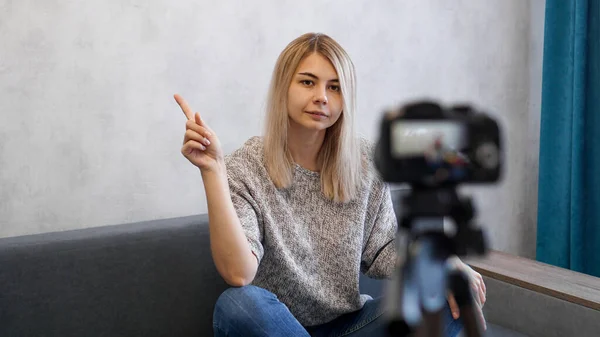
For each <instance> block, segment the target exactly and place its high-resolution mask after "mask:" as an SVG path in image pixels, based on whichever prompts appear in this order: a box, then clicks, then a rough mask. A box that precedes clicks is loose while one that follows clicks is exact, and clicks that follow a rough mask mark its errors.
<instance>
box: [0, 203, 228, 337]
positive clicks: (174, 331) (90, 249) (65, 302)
mask: <svg viewBox="0 0 600 337" xmlns="http://www.w3.org/2000/svg"><path fill="white" fill-rule="evenodd" d="M207 221H208V219H207V216H206V215H199V216H190V217H182V218H175V219H168V220H156V221H148V222H141V223H133V224H125V225H118V226H106V227H98V228H89V229H82V230H74V231H66V232H57V233H47V234H39V235H30V236H23V237H15V238H4V239H0V284H1V285H2V286H1V288H0V336H90V337H93V336H113V337H116V336H196V337H197V336H206V335H210V334H212V309H213V305H214V303H215V301H216V299H217V297H218V296H219V294H221V292H222V291H223V290H224V289H226V288H227V285H226V284H225V282H223V280H222V279H221V277H220V276H219V275H218V273H217V271H216V269H215V267H214V264H213V262H212V257H211V254H210V246H209V240H208V239H209V236H208V225H207V224H208V222H207ZM207 332H208V333H207Z"/></svg>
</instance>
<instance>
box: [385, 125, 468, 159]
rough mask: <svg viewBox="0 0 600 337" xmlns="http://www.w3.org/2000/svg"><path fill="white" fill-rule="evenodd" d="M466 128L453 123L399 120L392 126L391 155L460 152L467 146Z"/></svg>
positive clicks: (398, 156) (406, 155)
mask: <svg viewBox="0 0 600 337" xmlns="http://www.w3.org/2000/svg"><path fill="white" fill-rule="evenodd" d="M465 131H466V130H465V126H464V125H463V124H461V123H457V122H453V121H440V120H436V121H427V120H397V121H396V122H394V124H393V125H392V126H391V142H392V144H390V149H391V153H392V155H393V156H394V157H396V158H403V157H414V156H423V155H426V154H428V153H431V152H432V151H433V152H436V151H460V150H461V149H463V148H464V146H465V145H466V132H465Z"/></svg>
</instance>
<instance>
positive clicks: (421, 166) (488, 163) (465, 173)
mask: <svg viewBox="0 0 600 337" xmlns="http://www.w3.org/2000/svg"><path fill="white" fill-rule="evenodd" d="M380 132H381V133H380V139H379V142H378V144H377V147H376V152H375V164H376V167H377V169H378V170H379V172H380V173H381V175H382V178H383V179H384V180H385V181H388V182H394V183H409V184H411V185H422V186H430V187H433V186H441V185H455V184H459V183H490V182H495V181H497V180H498V179H499V177H500V173H501V168H502V160H501V145H500V131H499V128H498V124H497V123H496V121H495V120H494V119H492V118H490V117H489V116H488V115H486V114H484V113H482V112H478V111H476V110H474V109H473V108H471V107H470V106H467V105H462V106H454V107H451V108H449V109H444V108H442V107H441V106H440V105H438V104H436V103H433V102H428V101H424V102H415V103H411V104H408V105H405V106H403V107H401V108H399V109H397V110H392V111H388V112H387V113H386V114H385V115H384V118H383V120H382V123H381V131H380Z"/></svg>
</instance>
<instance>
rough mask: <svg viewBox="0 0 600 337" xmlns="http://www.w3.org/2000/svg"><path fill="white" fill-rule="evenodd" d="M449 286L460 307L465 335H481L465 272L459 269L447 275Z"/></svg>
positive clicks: (473, 336)
mask: <svg viewBox="0 0 600 337" xmlns="http://www.w3.org/2000/svg"><path fill="white" fill-rule="evenodd" d="M449 288H450V290H451V291H452V293H453V294H454V299H455V300H456V303H457V304H458V307H459V309H460V316H461V318H462V321H463V323H464V329H465V336H467V337H480V336H482V335H483V334H482V328H481V326H480V323H479V321H478V320H477V315H476V313H475V310H477V308H475V306H476V305H477V304H476V303H475V302H474V301H473V296H472V294H471V291H470V290H469V281H468V279H467V277H466V276H465V274H464V273H463V272H461V271H458V270H454V271H452V272H451V273H450V275H449Z"/></svg>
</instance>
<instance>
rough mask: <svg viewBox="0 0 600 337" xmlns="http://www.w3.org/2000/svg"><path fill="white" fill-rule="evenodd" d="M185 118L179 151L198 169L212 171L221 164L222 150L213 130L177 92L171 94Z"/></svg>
mask: <svg viewBox="0 0 600 337" xmlns="http://www.w3.org/2000/svg"><path fill="white" fill-rule="evenodd" d="M173 97H174V98H175V101H176V102H177V104H179V107H181V110H182V111H183V113H184V114H185V117H186V118H187V122H186V123H185V136H184V137H183V146H182V147H181V153H182V154H183V155H184V156H185V157H186V158H187V159H188V160H189V161H190V162H191V163H192V164H194V165H195V166H197V167H198V168H199V169H200V170H202V171H203V172H204V171H214V170H216V169H218V168H219V165H223V151H222V150H221V143H220V142H219V138H217V135H216V134H215V132H214V131H213V130H212V129H211V128H210V127H209V126H208V125H207V124H206V123H205V122H204V121H203V120H202V118H201V117H200V114H199V113H197V112H196V113H193V112H192V109H190V107H189V105H188V103H187V102H186V101H185V99H183V97H181V95H179V94H175V95H174V96H173Z"/></svg>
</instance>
